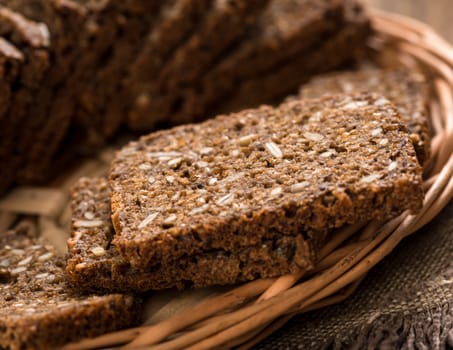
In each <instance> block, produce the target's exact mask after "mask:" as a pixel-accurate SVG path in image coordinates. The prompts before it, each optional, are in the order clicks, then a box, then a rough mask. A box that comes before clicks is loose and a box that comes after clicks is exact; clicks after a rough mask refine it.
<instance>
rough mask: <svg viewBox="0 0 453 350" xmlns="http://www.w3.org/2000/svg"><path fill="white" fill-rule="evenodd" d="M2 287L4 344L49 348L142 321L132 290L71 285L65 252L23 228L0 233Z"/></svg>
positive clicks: (0, 344)
mask: <svg viewBox="0 0 453 350" xmlns="http://www.w3.org/2000/svg"><path fill="white" fill-rule="evenodd" d="M0 291H1V292H0V348H2V349H10V350H19V349H50V348H54V347H56V346H59V345H63V344H65V343H67V342H70V341H75V340H78V339H81V338H83V337H93V336H96V335H100V334H102V333H105V332H109V331H113V330H117V329H121V328H124V327H129V326H132V325H135V324H137V323H139V322H140V318H139V303H138V300H137V299H136V298H135V297H133V296H128V295H122V294H110V295H103V296H97V295H82V294H79V293H77V292H74V291H73V290H71V289H70V287H69V286H68V285H67V283H66V280H65V276H64V259H63V257H61V256H58V253H57V252H56V250H55V249H54V248H53V247H52V246H51V245H49V244H48V243H47V242H46V241H45V240H43V239H41V238H36V237H33V236H31V234H30V233H28V232H26V231H22V230H19V231H15V232H7V233H2V234H1V235H0Z"/></svg>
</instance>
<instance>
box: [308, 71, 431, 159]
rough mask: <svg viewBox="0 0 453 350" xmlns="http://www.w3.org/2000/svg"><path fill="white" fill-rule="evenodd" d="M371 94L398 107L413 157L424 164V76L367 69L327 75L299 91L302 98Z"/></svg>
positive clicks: (427, 148)
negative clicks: (410, 143)
mask: <svg viewBox="0 0 453 350" xmlns="http://www.w3.org/2000/svg"><path fill="white" fill-rule="evenodd" d="M359 91H373V92H376V93H379V94H382V95H384V96H386V97H387V98H388V99H389V100H390V101H392V102H393V103H394V104H395V106H396V107H397V108H398V110H399V112H400V115H401V120H402V122H403V123H405V124H406V126H407V128H408V129H409V131H410V133H411V136H410V137H411V140H412V141H413V143H414V147H415V151H416V152H417V158H418V160H419V162H420V164H421V165H424V164H425V163H426V161H427V160H428V159H429V155H430V139H431V136H430V130H431V128H430V123H429V118H428V103H429V89H428V84H427V82H426V79H425V77H424V76H423V75H422V74H420V73H417V72H409V71H407V70H403V69H378V68H374V69H371V68H368V69H362V70H357V71H345V72H336V73H330V74H327V75H324V76H319V77H316V78H314V79H312V80H311V81H310V82H309V83H308V84H306V85H303V86H302V87H301V89H300V93H299V96H300V97H302V98H313V97H319V96H322V95H326V94H335V93H341V92H345V93H350V92H359Z"/></svg>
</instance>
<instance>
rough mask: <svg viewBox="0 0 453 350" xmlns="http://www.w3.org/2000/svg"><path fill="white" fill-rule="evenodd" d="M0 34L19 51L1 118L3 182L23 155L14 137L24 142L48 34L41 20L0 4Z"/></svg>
mask: <svg viewBox="0 0 453 350" xmlns="http://www.w3.org/2000/svg"><path fill="white" fill-rule="evenodd" d="M0 36H2V37H4V38H6V39H8V40H9V41H10V42H11V43H12V44H13V45H15V47H17V48H18V49H19V50H20V51H21V54H22V55H23V63H22V65H21V69H20V70H19V71H18V73H17V77H16V79H15V81H14V82H13V89H12V90H10V93H12V94H11V96H10V99H9V102H8V103H6V104H5V107H6V106H7V108H6V109H5V111H4V114H5V116H4V117H3V118H2V119H1V128H2V130H3V132H4V135H3V137H2V140H1V141H0V143H1V148H2V150H3V152H5V155H6V156H7V157H8V160H7V161H5V162H4V164H8V169H7V170H5V171H4V172H5V173H6V172H8V173H9V174H10V175H9V176H8V175H4V176H2V182H4V183H5V186H7V184H11V183H12V182H13V181H14V180H15V179H14V177H15V175H16V174H17V171H18V169H20V167H21V166H23V163H24V158H25V157H26V155H24V154H22V153H21V152H18V151H17V146H18V142H17V140H21V141H22V142H27V140H26V139H24V133H25V129H26V128H24V125H27V118H28V117H29V112H30V108H31V105H32V101H33V99H34V96H35V94H36V92H37V90H38V88H39V86H40V84H41V82H42V79H43V77H44V75H45V74H46V72H47V70H48V69H49V66H50V57H49V52H48V46H49V44H50V37H49V32H48V28H47V26H46V25H45V24H43V23H37V22H34V21H32V20H29V19H27V18H25V17H24V16H22V15H21V14H19V13H17V12H14V11H12V10H10V9H8V8H6V7H4V6H0ZM10 83H11V82H10ZM7 84H8V83H7ZM2 163H3V162H2Z"/></svg>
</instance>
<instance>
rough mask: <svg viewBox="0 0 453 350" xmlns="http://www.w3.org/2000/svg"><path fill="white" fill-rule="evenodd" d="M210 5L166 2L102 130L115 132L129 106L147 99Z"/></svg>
mask: <svg viewBox="0 0 453 350" xmlns="http://www.w3.org/2000/svg"><path fill="white" fill-rule="evenodd" d="M210 6H211V2H210V1H207V0H182V1H180V0H172V1H166V2H165V3H164V4H163V6H162V8H161V13H160V15H159V16H158V18H157V21H156V23H154V25H153V26H152V27H151V29H150V31H149V34H148V37H147V38H146V40H144V42H143V46H142V48H141V50H140V52H139V54H138V55H137V56H136V58H135V59H134V62H133V63H132V64H131V66H130V68H129V70H128V71H127V73H126V75H125V77H124V81H123V85H122V86H121V89H120V92H119V93H120V96H121V98H116V99H114V100H112V101H110V103H109V104H108V110H107V112H106V113H105V117H104V121H103V124H102V128H101V129H102V130H107V131H108V133H109V134H112V133H113V132H114V131H116V130H117V129H118V126H119V125H120V124H121V123H122V122H123V119H124V115H125V114H126V111H127V110H128V109H129V107H130V106H131V105H133V104H134V103H136V104H138V105H140V103H141V102H140V101H141V100H142V99H146V95H147V93H148V91H149V90H152V86H153V84H155V83H156V82H155V80H156V78H157V76H158V75H159V72H160V70H161V69H162V67H163V66H164V65H165V64H166V63H167V62H168V61H169V60H170V59H171V57H172V54H173V53H174V52H175V50H176V49H177V48H178V47H179V46H180V45H182V44H183V43H184V42H185V41H186V40H187V38H188V37H190V35H191V34H192V33H193V31H194V29H195V28H196V27H197V25H198V24H199V22H200V21H201V20H202V19H203V17H204V16H205V14H206V11H207V10H208V9H209V7H210ZM134 101H135V102H134ZM107 136H108V135H107Z"/></svg>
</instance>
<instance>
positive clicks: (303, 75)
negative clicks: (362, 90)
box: [215, 1, 370, 113]
mask: <svg viewBox="0 0 453 350" xmlns="http://www.w3.org/2000/svg"><path fill="white" fill-rule="evenodd" d="M345 10H346V12H345V22H344V23H343V25H342V27H341V28H339V29H338V30H337V32H336V33H334V34H333V35H331V36H330V37H329V38H325V40H324V41H321V42H317V43H315V44H314V45H312V46H311V47H309V48H308V49H307V50H306V51H304V52H301V53H299V54H298V55H294V56H292V57H290V58H289V59H288V60H287V61H286V62H284V63H282V64H281V65H279V66H278V67H275V68H274V69H273V70H271V71H269V72H268V73H267V74H262V75H260V76H256V77H254V78H251V79H248V80H244V81H242V82H241V83H240V84H238V85H237V86H236V88H235V89H234V92H233V93H232V94H230V95H229V96H228V98H224V99H223V100H222V101H219V102H218V103H217V105H216V106H215V108H216V110H218V111H220V112H222V113H228V112H233V111H238V110H241V109H244V108H250V107H254V106H258V105H259V104H261V103H262V101H269V102H274V103H275V102H276V101H280V100H282V99H283V98H285V97H286V96H288V95H289V94H291V93H294V92H295V91H296V90H297V89H298V88H299V86H300V84H301V83H304V82H306V81H307V80H308V79H309V78H310V77H312V76H315V75H317V74H320V73H323V72H326V71H329V70H332V69H335V68H338V67H341V66H344V65H348V64H349V65H352V64H354V63H356V61H358V60H360V58H362V57H363V55H364V54H365V50H366V39H367V37H368V35H369V34H370V24H369V19H368V17H367V16H366V15H365V13H364V12H363V8H362V7H361V6H360V5H358V4H357V3H356V2H355V1H347V2H346V8H345Z"/></svg>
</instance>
